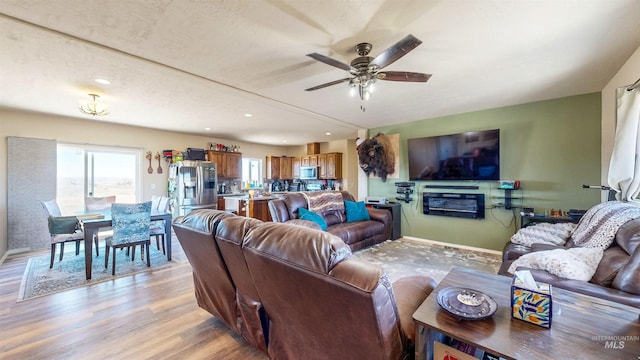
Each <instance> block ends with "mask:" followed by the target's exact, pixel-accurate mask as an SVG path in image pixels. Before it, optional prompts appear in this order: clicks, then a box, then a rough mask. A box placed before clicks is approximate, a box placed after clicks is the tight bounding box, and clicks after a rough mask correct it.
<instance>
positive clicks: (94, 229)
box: [76, 209, 172, 280]
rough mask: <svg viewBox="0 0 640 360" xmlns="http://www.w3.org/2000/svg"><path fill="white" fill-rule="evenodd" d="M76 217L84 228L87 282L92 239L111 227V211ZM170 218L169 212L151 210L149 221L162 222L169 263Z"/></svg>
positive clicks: (89, 270) (85, 212)
mask: <svg viewBox="0 0 640 360" xmlns="http://www.w3.org/2000/svg"><path fill="white" fill-rule="evenodd" d="M76 217H77V218H78V220H80V222H81V223H82V226H83V228H84V266H85V270H86V275H87V280H89V279H91V267H92V266H93V238H94V236H95V235H96V234H97V233H98V230H99V229H100V228H107V227H111V226H112V219H111V209H107V210H87V211H78V212H76ZM171 218H172V215H171V213H170V212H161V211H158V210H151V221H161V220H163V221H164V234H165V236H164V238H165V241H166V242H167V243H166V253H167V260H168V261H171Z"/></svg>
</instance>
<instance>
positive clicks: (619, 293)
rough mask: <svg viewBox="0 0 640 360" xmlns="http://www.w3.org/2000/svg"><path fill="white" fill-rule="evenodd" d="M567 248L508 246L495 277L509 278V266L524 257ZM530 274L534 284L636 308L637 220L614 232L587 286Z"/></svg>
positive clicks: (639, 287) (639, 276) (639, 296)
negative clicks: (540, 282)
mask: <svg viewBox="0 0 640 360" xmlns="http://www.w3.org/2000/svg"><path fill="white" fill-rule="evenodd" d="M571 246H572V243H571V240H569V241H568V242H567V244H566V245H565V246H554V245H549V244H533V245H532V246H531V247H526V246H522V245H517V244H513V243H511V242H508V243H507V244H506V245H505V247H504V249H503V252H502V265H501V266H500V270H499V271H498V273H499V274H501V275H506V276H512V275H511V274H509V273H508V269H509V267H510V266H511V263H512V262H513V261H514V260H515V259H517V258H519V257H520V256H522V255H524V254H528V253H530V252H535V251H543V250H552V249H558V248H570V247H571ZM519 269H520V268H519ZM530 271H531V274H532V275H533V277H534V278H535V279H536V280H537V281H542V282H546V283H549V284H551V285H552V286H556V287H559V288H562V289H566V290H570V291H574V292H577V293H581V294H586V295H590V296H594V297H598V298H603V299H607V300H610V301H615V302H618V303H622V304H627V305H631V306H634V307H637V308H640V219H634V220H631V221H628V222H626V223H625V224H624V225H622V226H621V227H620V228H619V229H618V231H617V232H616V236H615V240H614V242H613V244H612V245H611V246H610V247H609V248H608V249H606V250H605V251H604V256H603V258H602V260H601V261H600V264H599V265H598V268H597V270H596V272H595V274H594V275H593V277H592V278H591V280H589V282H585V281H579V280H570V279H563V278H560V277H558V276H555V275H553V274H550V273H548V272H546V271H543V270H534V269H530Z"/></svg>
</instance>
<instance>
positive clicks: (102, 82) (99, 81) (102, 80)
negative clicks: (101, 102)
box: [95, 79, 111, 85]
mask: <svg viewBox="0 0 640 360" xmlns="http://www.w3.org/2000/svg"><path fill="white" fill-rule="evenodd" d="M95 80H96V82H97V83H100V84H102V85H109V84H111V81H109V80H105V79H95Z"/></svg>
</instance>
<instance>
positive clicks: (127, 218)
mask: <svg viewBox="0 0 640 360" xmlns="http://www.w3.org/2000/svg"><path fill="white" fill-rule="evenodd" d="M111 219H112V228H113V234H112V235H110V236H107V237H106V238H105V254H104V267H105V269H106V268H107V267H108V265H109V250H110V249H111V248H113V254H112V255H113V260H112V261H113V268H112V270H111V275H115V274H116V249H117V248H124V247H126V248H129V247H131V248H133V251H132V252H131V261H134V260H135V255H136V245H140V246H142V247H143V248H144V249H145V251H143V253H145V254H146V256H147V266H151V259H150V258H151V256H149V244H150V243H151V236H150V227H149V225H150V224H151V201H147V202H143V203H138V204H118V203H114V204H111ZM143 260H144V259H143Z"/></svg>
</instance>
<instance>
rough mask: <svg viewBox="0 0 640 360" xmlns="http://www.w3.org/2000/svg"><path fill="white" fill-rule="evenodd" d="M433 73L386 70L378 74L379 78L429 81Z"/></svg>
mask: <svg viewBox="0 0 640 360" xmlns="http://www.w3.org/2000/svg"><path fill="white" fill-rule="evenodd" d="M430 77H431V74H423V73H415V72H408V71H384V72H379V73H377V74H376V79H378V80H388V81H407V82H427V80H429V78H430Z"/></svg>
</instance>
